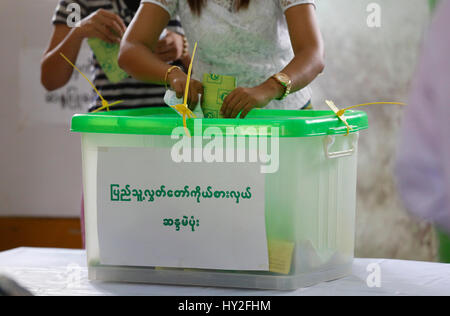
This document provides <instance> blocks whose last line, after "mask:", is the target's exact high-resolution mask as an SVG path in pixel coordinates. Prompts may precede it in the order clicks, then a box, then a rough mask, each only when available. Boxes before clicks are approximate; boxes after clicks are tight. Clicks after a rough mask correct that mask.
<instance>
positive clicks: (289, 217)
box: [71, 108, 368, 290]
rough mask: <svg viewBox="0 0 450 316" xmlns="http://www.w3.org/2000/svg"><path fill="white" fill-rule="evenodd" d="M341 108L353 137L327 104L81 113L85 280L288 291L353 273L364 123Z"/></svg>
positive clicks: (77, 127)
mask: <svg viewBox="0 0 450 316" xmlns="http://www.w3.org/2000/svg"><path fill="white" fill-rule="evenodd" d="M345 116H346V119H347V122H348V124H349V125H350V127H351V130H350V133H349V134H347V132H348V131H347V127H346V126H345V125H344V124H343V123H342V121H341V120H340V119H339V118H338V117H337V116H336V115H335V114H334V113H333V112H332V111H295V110H268V109H255V110H252V111H251V112H250V113H249V115H248V116H247V117H246V118H245V119H209V118H203V119H187V120H186V122H185V123H184V122H183V118H181V117H180V116H179V115H177V114H176V113H175V112H174V111H173V110H172V109H170V108H146V109H134V110H120V111H110V112H102V113H95V114H80V115H75V116H74V117H73V119H72V128H71V130H72V132H76V133H81V135H82V157H83V185H84V201H85V231H86V249H87V258H88V268H89V278H90V279H91V280H102V281H119V282H142V283H158V284H177V285H201V286H219V287H240V288H257V289H279V290H289V289H296V288H299V287H305V286H310V285H313V284H316V283H319V282H322V281H328V280H333V279H337V278H340V277H343V276H345V275H347V274H348V273H349V272H350V270H351V264H352V260H353V253H354V241H355V203H356V172H357V148H358V147H357V146H358V135H359V131H360V130H363V129H366V128H368V121H367V116H366V114H365V113H364V112H361V111H347V112H346V114H345ZM184 124H186V126H184ZM187 130H188V131H187ZM187 133H189V136H188V135H187Z"/></svg>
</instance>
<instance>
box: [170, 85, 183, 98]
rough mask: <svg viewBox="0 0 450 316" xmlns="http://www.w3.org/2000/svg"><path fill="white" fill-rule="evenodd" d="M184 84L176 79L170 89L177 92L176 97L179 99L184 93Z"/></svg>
mask: <svg viewBox="0 0 450 316" xmlns="http://www.w3.org/2000/svg"><path fill="white" fill-rule="evenodd" d="M184 86H185V85H184V84H183V83H182V82H181V81H177V82H175V83H174V84H173V86H172V89H173V90H174V91H175V93H176V94H177V98H178V99H181V98H182V97H183V94H184Z"/></svg>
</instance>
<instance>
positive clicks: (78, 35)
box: [41, 9, 126, 91]
mask: <svg viewBox="0 0 450 316" xmlns="http://www.w3.org/2000/svg"><path fill="white" fill-rule="evenodd" d="M125 29H126V27H125V24H124V23H123V21H122V19H121V18H120V17H119V16H117V15H116V14H114V13H111V12H109V11H106V10H102V9H100V10H97V11H96V12H94V13H93V14H91V15H89V16H88V17H86V18H85V19H83V20H82V21H81V22H80V25H79V26H77V27H74V28H70V27H68V26H67V25H66V24H62V23H59V24H55V26H54V30H53V34H52V37H51V40H50V44H49V46H48V48H47V50H46V51H45V53H44V56H43V58H42V61H41V82H42V85H43V86H44V87H45V88H46V89H47V90H50V91H52V90H56V89H58V88H61V87H62V86H64V85H65V84H66V83H67V82H68V81H69V79H70V77H71V75H72V72H73V68H72V66H70V65H69V64H68V63H67V62H66V61H64V60H63V59H62V58H61V55H60V54H61V53H62V54H64V55H65V56H66V57H67V58H68V59H69V60H72V61H74V62H75V61H76V60H77V57H78V54H79V51H80V48H81V44H82V42H83V40H84V39H85V38H92V37H96V38H100V39H102V40H104V41H106V42H109V43H119V42H120V38H121V37H122V35H123V33H124V32H125Z"/></svg>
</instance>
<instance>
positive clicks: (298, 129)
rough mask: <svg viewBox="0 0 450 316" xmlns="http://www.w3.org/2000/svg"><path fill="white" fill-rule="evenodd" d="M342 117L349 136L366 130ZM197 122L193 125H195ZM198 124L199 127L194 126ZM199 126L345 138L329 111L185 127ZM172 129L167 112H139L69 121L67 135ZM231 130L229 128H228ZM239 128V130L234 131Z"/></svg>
mask: <svg viewBox="0 0 450 316" xmlns="http://www.w3.org/2000/svg"><path fill="white" fill-rule="evenodd" d="M345 117H346V119H347V122H348V124H349V125H350V127H351V128H352V129H351V130H350V133H355V132H357V131H360V130H364V129H367V128H368V126H369V124H368V119H367V114H366V113H365V112H363V111H346V112H345ZM196 121H197V124H196V125H195V123H196ZM198 121H201V123H202V124H201V125H200V124H198V123H199V122H198ZM194 126H197V127H198V126H201V129H202V133H203V132H204V131H205V130H206V129H208V128H210V127H215V128H219V129H220V130H221V131H222V133H223V135H227V136H234V135H238V136H253V135H254V136H262V135H261V130H264V127H267V129H266V130H267V131H268V134H267V135H268V136H270V135H271V132H270V130H271V128H273V127H278V128H279V135H278V136H279V137H311V136H323V135H342V134H344V135H345V134H347V127H346V126H345V124H344V123H343V122H342V121H341V120H340V119H339V118H338V117H337V116H336V114H335V113H334V112H332V111H313V110H272V109H253V110H252V111H251V112H250V113H249V114H248V115H247V117H246V118H245V119H240V118H236V119H210V118H203V119H188V120H187V127H188V128H189V130H190V131H191V133H192V135H195V133H194ZM176 127H183V118H182V117H180V116H179V115H178V114H177V113H175V111H173V110H172V109H171V108H164V107H161V108H140V109H130V110H117V111H109V112H98V113H88V114H76V115H74V116H73V118H72V126H71V131H72V132H77V133H107V134H135V135H171V134H172V131H173V130H174V128H176ZM230 127H231V128H230ZM236 127H239V128H236Z"/></svg>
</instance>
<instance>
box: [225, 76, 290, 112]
mask: <svg viewBox="0 0 450 316" xmlns="http://www.w3.org/2000/svg"><path fill="white" fill-rule="evenodd" d="M282 93H283V87H282V86H281V85H280V84H279V83H278V82H277V81H276V80H275V79H272V78H270V79H268V80H267V81H266V82H264V83H263V84H261V85H259V86H256V87H254V88H242V87H239V88H236V89H234V90H233V91H232V92H231V93H230V94H229V95H228V96H227V97H226V98H225V100H224V101H223V105H222V108H221V109H220V112H221V114H222V115H223V116H224V117H225V118H236V116H237V115H238V114H239V112H241V111H242V113H241V115H240V118H245V117H246V116H247V114H248V113H249V112H250V111H251V110H252V109H254V108H263V107H265V106H266V105H267V104H268V103H269V102H270V101H271V100H272V99H274V98H276V97H279V96H281V95H282Z"/></svg>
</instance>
